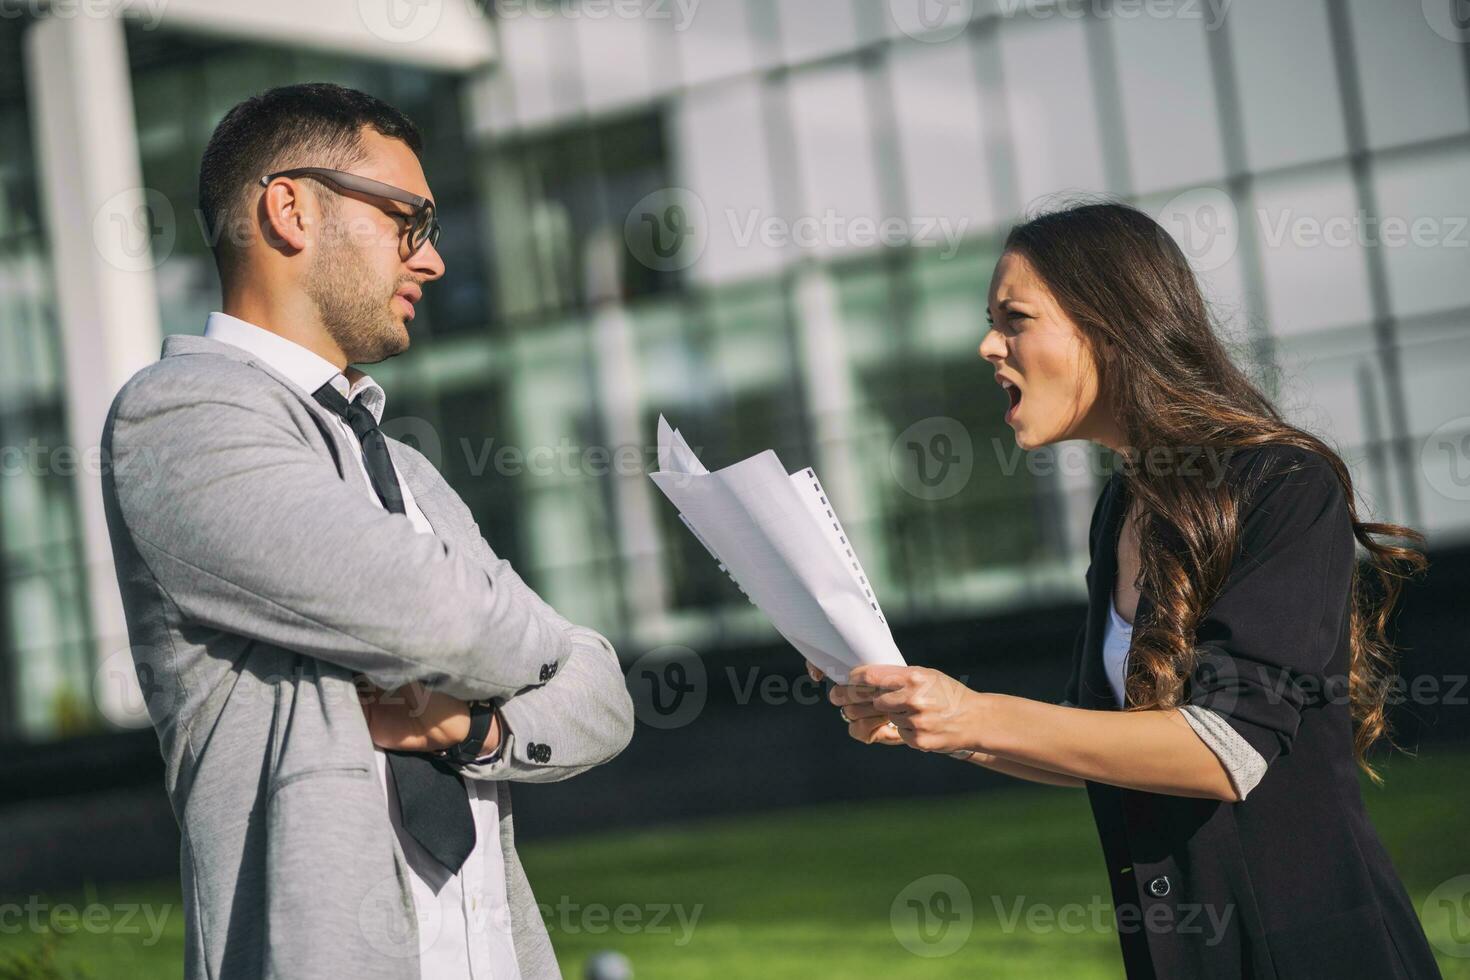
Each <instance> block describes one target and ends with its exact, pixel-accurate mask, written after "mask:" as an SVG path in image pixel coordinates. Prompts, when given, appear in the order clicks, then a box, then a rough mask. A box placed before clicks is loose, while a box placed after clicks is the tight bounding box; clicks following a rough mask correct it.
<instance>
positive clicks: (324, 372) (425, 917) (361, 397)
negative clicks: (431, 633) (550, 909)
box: [204, 313, 521, 980]
mask: <svg viewBox="0 0 1470 980" xmlns="http://www.w3.org/2000/svg"><path fill="white" fill-rule="evenodd" d="M204 336H206V337H209V338H212V339H214V340H218V341H222V342H223V343H226V344H230V345H232V346H234V347H239V348H241V349H242V350H246V351H249V352H250V353H252V354H254V355H255V356H256V357H258V358H260V359H261V360H262V361H265V362H266V363H267V364H269V365H270V366H271V367H272V368H273V369H274V370H275V371H277V372H278V373H280V374H281V375H283V376H284V377H285V378H286V379H287V380H289V381H290V382H291V383H292V384H294V385H296V386H297V387H298V388H300V389H301V390H302V391H304V392H305V393H306V395H307V397H310V396H311V394H312V393H313V392H314V391H316V390H317V389H318V388H320V387H321V386H322V385H324V384H327V383H328V382H330V383H331V385H332V387H333V388H335V389H337V391H338V392H339V393H341V395H342V396H343V397H344V398H346V399H347V400H348V401H349V402H352V401H354V400H356V401H360V402H361V404H362V405H363V406H365V407H366V408H367V409H368V410H369V411H370V412H372V413H373V418H374V419H375V420H377V421H379V422H381V421H382V418H383V407H384V405H385V404H386V402H387V395H386V393H385V392H384V391H383V389H382V387H381V386H380V385H378V384H377V382H375V381H373V379H372V378H369V377H368V376H367V375H363V376H362V377H360V378H358V379H357V381H356V382H355V383H352V384H349V383H348V381H347V378H346V376H345V375H343V374H342V372H340V371H338V370H337V366H336V365H334V364H332V363H331V362H330V361H328V360H326V359H324V358H322V357H320V356H318V355H317V354H315V353H313V352H312V351H309V350H307V349H306V348H305V347H302V346H301V345H300V344H297V343H295V342H294V341H290V340H287V339H286V338H285V337H282V336H281V335H279V334H276V333H272V332H271V331H269V330H265V329H263V328H261V327H257V326H255V325H254V324H252V323H246V322H245V321H244V320H241V319H238V318H237V317H233V316H229V315H228V314H225V313H211V314H210V315H209V320H208V322H207V323H206V325H205V328H204ZM331 414H332V420H333V422H335V423H336V424H337V426H338V427H339V428H340V429H341V431H342V432H343V434H344V435H345V436H346V440H347V444H348V445H349V446H351V447H352V452H353V454H354V456H355V457H356V459H357V464H358V469H359V470H360V471H361V473H362V479H363V484H362V485H363V489H364V491H365V492H366V493H367V495H368V497H369V498H370V499H371V500H372V501H373V503H375V504H377V505H378V506H380V507H381V506H382V502H381V501H379V500H378V495H377V493H376V491H374V490H373V486H372V481H371V479H370V478H369V476H368V471H367V465H366V463H364V461H363V457H362V445H361V443H359V442H358V440H357V436H356V434H355V433H353V431H352V427H351V426H349V425H348V424H347V421H346V420H345V419H343V418H341V417H339V416H338V415H337V414H336V413H331ZM398 487H399V490H400V491H401V492H402V494H403V507H404V511H405V515H406V516H407V517H408V519H409V520H410V521H411V522H413V527H414V530H416V531H418V532H419V533H420V534H432V533H434V529H433V528H432V527H431V526H430V525H429V521H428V519H427V518H426V517H424V514H423V511H421V510H419V506H418V504H417V503H416V502H415V501H414V497H413V491H412V490H410V489H409V488H408V486H407V484H405V483H404V482H403V479H402V477H399V480H398ZM374 751H375V752H376V754H377V761H378V778H379V780H380V781H381V783H382V786H383V792H384V794H385V795H386V798H387V801H388V817H389V820H390V822H391V823H392V825H393V831H394V833H395V834H396V835H397V836H398V841H399V843H400V844H401V845H402V846H403V854H404V857H406V858H407V859H408V866H409V871H410V873H411V878H412V884H413V898H414V907H415V910H416V912H417V916H418V924H419V972H420V975H421V976H423V977H424V978H425V980H520V975H521V972H520V967H519V966H518V965H517V963H516V954H515V945H514V943H513V942H512V940H511V922H510V906H509V903H508V902H507V900H506V896H505V855H504V854H503V853H502V852H501V849H500V806H499V803H498V802H497V800H496V794H495V787H494V786H493V785H491V784H489V783H485V782H482V781H480V780H475V779H465V781H464V782H465V787H466V791H467V792H468V793H469V798H470V810H471V812H472V813H473V815H474V820H475V848H474V850H473V851H471V852H470V855H469V857H468V858H466V859H465V862H464V864H463V865H462V866H461V867H460V869H459V873H457V874H454V873H451V872H450V871H449V869H448V868H446V867H444V865H442V864H440V863H439V862H438V861H436V860H434V858H432V857H430V856H429V854H428V852H426V851H425V850H424V849H423V848H422V847H421V846H420V845H419V843H418V841H416V840H414V839H413V838H412V837H410V836H409V835H408V834H407V833H406V832H405V831H404V829H403V824H402V817H401V815H400V813H399V808H398V794H397V792H396V791H395V790H394V787H393V774H392V771H391V770H390V769H389V768H388V757H387V755H386V754H384V753H383V752H382V751H380V750H376V749H375V750H374Z"/></svg>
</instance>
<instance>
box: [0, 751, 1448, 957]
mask: <svg viewBox="0 0 1470 980" xmlns="http://www.w3.org/2000/svg"><path fill="white" fill-rule="evenodd" d="M1467 764H1470V755H1467V754H1466V753H1464V752H1459V753H1452V752H1450V751H1448V750H1446V749H1440V750H1437V751H1433V750H1432V751H1431V752H1430V753H1429V754H1426V755H1425V756H1424V757H1423V758H1420V759H1417V760H1416V759H1409V758H1405V757H1396V758H1395V759H1393V760H1392V761H1391V763H1390V764H1389V766H1388V768H1387V777H1388V784H1387V788H1386V789H1383V790H1379V789H1373V788H1371V787H1370V788H1369V789H1368V796H1369V805H1370V807H1371V809H1372V811H1373V815H1374V819H1375V821H1376V823H1377V825H1378V827H1379V830H1380V831H1381V833H1382V834H1383V836H1384V838H1385V840H1386V841H1387V843H1388V846H1389V849H1390V850H1391V851H1392V853H1393V856H1394V860H1395V862H1396V864H1397V866H1398V868H1399V871H1400V873H1401V874H1403V876H1404V878H1405V880H1406V882H1407V884H1408V887H1409V891H1410V893H1411V895H1412V896H1413V898H1414V901H1415V904H1416V906H1417V907H1419V908H1421V909H1422V908H1423V907H1424V901H1425V899H1426V897H1427V896H1428V895H1429V893H1430V892H1431V891H1433V890H1434V889H1435V887H1436V886H1437V885H1439V884H1440V883H1442V882H1444V881H1446V880H1447V879H1450V878H1454V877H1456V876H1458V875H1467V874H1470V838H1467V836H1466V833H1465V830H1466V822H1465V814H1466V813H1467V812H1470V779H1466V776H1467V775H1470V765H1467ZM528 791H531V792H534V790H528ZM522 858H523V860H524V862H525V864H526V868H527V871H528V873H529V874H530V877H531V881H532V882H533V884H534V885H535V888H536V893H537V897H538V898H539V899H540V901H541V902H542V904H543V914H544V915H545V916H546V918H547V924H548V927H549V929H550V930H551V936H552V941H553V942H554V943H555V944H556V947H557V950H558V953H559V954H560V956H561V957H562V968H563V970H564V971H565V972H566V974H567V976H568V977H569V978H576V977H580V976H581V970H582V964H583V963H584V962H585V959H586V957H587V956H589V955H590V954H592V953H594V952H596V951H598V950H602V949H616V950H619V951H621V952H622V953H624V954H626V955H627V956H628V957H629V958H631V960H632V961H633V963H634V965H635V968H636V974H637V977H638V980H657V978H676V980H700V978H720V980H729V978H732V977H738V978H744V977H758V978H761V980H781V978H787V977H790V978H800V980H808V978H810V977H814V976H815V977H829V976H842V975H853V976H872V975H880V974H881V975H883V976H884V977H887V978H903V977H922V978H925V980H934V978H945V977H965V978H967V980H968V978H974V977H1002V978H1012V977H1016V978H1025V977H1038V978H1040V977H1045V978H1051V977H1056V976H1066V977H1069V978H1088V977H1117V976H1120V975H1121V967H1120V963H1119V959H1118V955H1117V941H1116V939H1115V937H1114V936H1113V934H1112V933H1111V932H1110V931H1109V930H1108V928H1107V927H1106V925H1103V926H1102V927H1101V928H1100V927H1099V926H1098V925H1097V923H1098V922H1099V921H1101V922H1102V923H1106V922H1107V907H1106V905H1105V900H1104V897H1103V896H1104V895H1105V894H1106V889H1107V883H1106V880H1105V879H1104V877H1103V874H1102V870H1101V868H1102V865H1101V860H1100V858H1099V856H1098V852H1097V844H1096V838H1095V835H1094V831H1093V828H1092V822H1091V818H1090V816H1089V815H1088V811H1087V804H1086V800H1085V799H1084V797H1083V795H1082V794H1081V793H1078V792H1073V791H1068V790H1047V789H1044V788H1030V787H1024V786H1019V785H1018V786H1016V787H1015V788H1008V789H1006V790H1003V791H997V792H992V793H987V794H980V795H969V796H964V797H957V798H950V799H943V800H921V801H898V802H883V803H870V804H862V805H831V806H822V807H812V808H807V809H802V810H793V811H784V812H778V813H768V814H761V815H758V816H750V817H741V818H734V819H728V820H714V821H704V822H700V823H697V824H686V825H681V826H677V827H668V828H661V829H658V830H650V831H648V832H644V833H618V834H607V835H601V836H596V837H580V838H574V839H566V840H561V841H557V842H554V843H540V844H530V845H527V846H525V847H524V848H522ZM936 875H946V876H951V877H948V878H931V877H929V876H936ZM68 900H70V901H72V902H74V903H75V904H77V905H79V906H80V905H84V904H87V903H101V904H103V905H107V906H110V907H116V906H118V905H119V904H120V903H123V902H133V903H146V904H148V905H149V906H151V907H153V908H154V909H155V921H157V915H158V910H165V911H167V912H168V916H167V919H166V920H165V921H164V922H163V930H162V934H161V937H160V939H159V940H158V941H157V942H152V943H150V942H148V937H149V935H150V932H151V927H150V925H149V924H148V922H147V920H146V919H145V918H144V917H143V916H141V915H139V916H137V917H136V919H135V922H134V925H135V926H136V927H137V928H138V931H137V932H136V933H132V934H129V935H118V934H115V933H114V934H108V933H99V932H96V931H93V932H88V931H86V930H77V931H76V932H74V933H73V934H70V935H66V936H61V937H58V938H57V939H56V942H57V951H58V952H57V958H58V960H59V961H61V962H63V963H67V964H73V963H82V964H84V965H87V966H90V968H91V974H92V975H93V976H96V977H98V978H99V980H113V978H117V980H125V978H134V977H136V978H148V980H154V978H159V977H165V978H166V977H173V976H178V975H179V973H180V967H179V962H180V957H181V949H182V940H183V921H182V918H181V914H180V910H179V907H178V905H177V902H178V893H177V888H176V886H174V885H173V884H172V883H168V884H159V885H157V886H153V887H139V886H128V887H118V888H102V889H101V890H100V891H99V892H98V893H96V894H93V895H88V896H69V897H68ZM967 908H968V912H967ZM915 909H924V910H926V911H927V912H928V913H930V917H928V918H927V928H924V927H921V926H919V925H918V924H916V919H915ZM6 921H11V922H13V921H14V916H12V917H11V919H10V920H5V919H3V918H0V923H4V922H6ZM967 924H968V930H967ZM1427 926H1428V928H1429V930H1430V935H1431V938H1432V939H1438V940H1440V941H1441V943H1442V945H1444V946H1445V947H1446V948H1449V949H1453V948H1455V947H1454V946H1453V945H1452V944H1451V943H1450V942H1449V937H1450V924H1449V921H1448V919H1447V918H1442V917H1441V918H1434V917H1432V918H1431V919H1429V920H1428V921H1427ZM116 931H119V930H115V932H116ZM12 932H13V930H12V929H0V961H3V959H4V955H5V954H6V953H12V954H13V953H15V952H17V951H20V950H23V949H33V948H34V947H35V946H36V944H37V942H38V939H37V937H36V936H35V935H34V934H30V933H24V934H21V935H14V934H11V933H12ZM1461 938H1462V939H1463V938H1465V937H1461ZM1461 948H1462V949H1463V950H1464V951H1466V952H1470V943H1466V944H1465V945H1464V946H1463V947H1461ZM950 949H952V950H953V951H952V952H948V951H949V950H950ZM946 952H948V955H943V956H935V955H932V954H934V953H946ZM1437 952H1439V955H1440V965H1441V969H1443V971H1444V973H1445V976H1446V977H1452V978H1465V980H1470V958H1456V957H1452V956H1449V955H1446V954H1445V953H1444V952H1443V951H1437ZM8 976H9V975H8V974H7V973H6V972H5V970H4V969H3V968H0V980H8Z"/></svg>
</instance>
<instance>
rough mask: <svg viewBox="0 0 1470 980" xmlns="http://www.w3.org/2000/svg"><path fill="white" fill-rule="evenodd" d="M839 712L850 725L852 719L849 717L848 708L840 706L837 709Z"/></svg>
mask: <svg viewBox="0 0 1470 980" xmlns="http://www.w3.org/2000/svg"><path fill="white" fill-rule="evenodd" d="M837 713H838V714H839V715H841V716H842V720H843V721H845V722H847V723H848V724H849V725H850V724H852V719H851V718H849V717H847V708H846V707H842V708H838V709H837Z"/></svg>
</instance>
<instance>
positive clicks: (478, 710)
mask: <svg viewBox="0 0 1470 980" xmlns="http://www.w3.org/2000/svg"><path fill="white" fill-rule="evenodd" d="M495 708H496V704H495V702H494V701H471V702H470V733H469V734H468V735H466V736H465V740H464V741H463V742H460V743H459V744H458V745H456V746H454V747H453V748H451V749H447V750H446V751H445V753H444V755H445V758H447V759H448V760H449V761H450V762H454V763H458V764H459V765H461V766H469V765H473V764H474V762H475V760H476V759H478V758H480V757H481V756H482V755H484V754H485V751H484V750H485V737H486V736H487V735H489V734H490V725H491V723H492V722H493V721H494V720H495Z"/></svg>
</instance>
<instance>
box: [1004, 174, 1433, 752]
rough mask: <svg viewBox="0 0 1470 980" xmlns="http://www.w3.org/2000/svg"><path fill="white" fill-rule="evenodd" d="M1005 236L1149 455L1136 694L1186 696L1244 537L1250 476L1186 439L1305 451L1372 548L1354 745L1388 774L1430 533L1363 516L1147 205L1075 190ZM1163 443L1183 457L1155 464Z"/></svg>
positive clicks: (1127, 437) (1354, 697) (1359, 581)
mask: <svg viewBox="0 0 1470 980" xmlns="http://www.w3.org/2000/svg"><path fill="white" fill-rule="evenodd" d="M1005 247H1006V250H1007V251H1015V252H1017V253H1019V254H1021V255H1023V256H1024V257H1025V258H1026V259H1027V260H1028V261H1029V262H1030V263H1031V266H1032V267H1033V269H1034V270H1035V271H1036V273H1037V274H1038V275H1039V276H1040V277H1041V279H1042V280H1043V281H1044V282H1045V283H1046V285H1047V287H1048V288H1049V289H1050V290H1051V292H1052V294H1053V296H1054V297H1055V298H1056V300H1057V302H1058V304H1059V305H1060V306H1061V308H1062V309H1063V310H1064V311H1065V312H1066V313H1067V314H1068V315H1069V316H1070V317H1071V318H1072V320H1073V321H1075V322H1076V324H1077V326H1078V327H1079V328H1080V329H1081V331H1082V334H1083V337H1084V340H1085V342H1086V344H1087V347H1088V348H1089V350H1090V351H1091V353H1092V356H1093V358H1094V362H1095V363H1096V365H1097V371H1098V383H1099V388H1098V396H1099V398H1100V399H1105V401H1104V402H1103V403H1104V404H1108V405H1110V406H1111V408H1112V410H1113V412H1114V413H1115V414H1116V417H1117V420H1118V424H1119V425H1120V427H1121V429H1122V431H1123V434H1124V443H1125V445H1126V446H1127V447H1128V449H1127V450H1126V451H1125V456H1131V457H1132V460H1134V461H1136V460H1138V459H1142V458H1147V459H1149V460H1150V461H1151V465H1146V466H1137V465H1126V464H1127V463H1128V462H1129V460H1128V459H1125V460H1124V462H1125V466H1124V468H1123V478H1124V479H1125V480H1126V481H1127V486H1128V490H1129V496H1130V497H1131V498H1132V499H1133V500H1135V501H1137V504H1138V507H1139V512H1138V515H1137V517H1136V522H1137V523H1136V526H1137V530H1138V536H1139V552H1140V555H1139V557H1140V563H1141V569H1140V572H1139V578H1138V582H1137V585H1138V587H1139V589H1140V590H1141V591H1143V592H1144V593H1146V594H1147V595H1148V597H1149V599H1150V601H1151V603H1152V608H1153V614H1152V616H1150V617H1149V621H1148V622H1147V623H1140V624H1139V627H1138V629H1137V630H1136V631H1135V635H1134V638H1133V647H1132V652H1131V654H1130V655H1129V661H1130V666H1129V675H1128V679H1127V694H1128V702H1129V707H1130V708H1139V709H1147V708H1161V707H1163V708H1168V707H1175V706H1177V705H1180V704H1182V703H1184V702H1185V700H1186V698H1187V696H1188V679H1189V677H1190V675H1191V673H1192V672H1193V670H1194V669H1195V667H1196V665H1197V660H1198V653H1197V651H1196V647H1195V632H1196V628H1197V627H1198V625H1199V623H1200V621H1201V620H1202V618H1203V617H1204V616H1205V614H1206V613H1207V612H1208V610H1209V607H1210V605H1211V604H1212V603H1213V601H1214V599H1215V597H1216V596H1217V595H1218V593H1219V591H1220V589H1221V587H1222V586H1223V585H1224V583H1225V580H1226V576H1227V574H1228V573H1229V571H1230V566H1231V563H1232V561H1233V560H1234V558H1235V555H1236V553H1237V551H1238V548H1239V544H1240V531H1241V528H1240V525H1241V518H1242V516H1243V515H1244V513H1245V510H1246V503H1247V499H1246V498H1247V497H1248V495H1249V493H1250V490H1251V487H1250V486H1240V485H1232V481H1230V480H1213V481H1212V480H1209V479H1206V478H1204V477H1201V478H1199V479H1195V478H1190V477H1187V476H1184V475H1182V474H1184V473H1188V472H1193V471H1197V470H1198V469H1199V468H1198V467H1197V466H1189V467H1186V466H1184V465H1183V463H1184V459H1183V457H1182V456H1180V455H1179V454H1183V453H1186V452H1187V453H1191V454H1195V453H1198V452H1199V451H1200V450H1214V451H1215V452H1217V453H1220V454H1225V453H1228V452H1231V451H1240V450H1244V449H1248V448H1251V447H1255V446H1263V445H1286V446H1295V447H1298V448H1300V449H1304V450H1309V451H1311V452H1313V453H1316V454H1318V455H1319V456H1321V457H1322V458H1323V459H1325V460H1326V461H1327V462H1328V463H1330V464H1331V466H1332V469H1333V470H1334V471H1335V472H1336V474H1337V478H1338V479H1339V480H1340V481H1341V482H1342V488H1343V493H1344V496H1345V497H1346V500H1347V506H1348V511H1349V516H1350V517H1351V519H1352V528H1353V535H1354V537H1355V538H1356V539H1357V541H1358V543H1359V544H1360V545H1362V547H1363V548H1364V549H1365V551H1366V561H1356V562H1354V570H1353V579H1352V597H1351V600H1352V601H1351V623H1350V632H1351V655H1350V661H1349V677H1348V697H1349V701H1350V705H1351V711H1352V717H1353V721H1354V723H1355V738H1354V754H1355V755H1356V757H1357V760H1358V764H1359V765H1360V766H1361V767H1362V768H1363V770H1364V771H1365V772H1367V773H1368V775H1369V776H1370V777H1372V778H1373V779H1374V780H1375V781H1377V780H1378V778H1379V777H1378V774H1377V772H1375V771H1374V769H1373V767H1372V765H1371V764H1370V763H1369V762H1368V759H1367V754H1368V749H1369V748H1370V747H1371V746H1372V745H1373V743H1374V742H1376V741H1378V739H1380V738H1382V737H1384V736H1385V735H1387V734H1388V719H1387V711H1386V705H1387V700H1388V696H1389V693H1390V686H1391V684H1392V682H1393V680H1394V678H1395V676H1396V671H1395V665H1394V649H1393V645H1392V643H1391V642H1390V640H1389V636H1388V630H1389V619H1390V616H1391V614H1392V612H1393V609H1394V606H1395V605H1396V604H1397V601H1398V598H1399V592H1400V590H1401V588H1402V584H1403V581H1404V579H1406V578H1409V577H1411V576H1413V575H1417V574H1419V573H1420V572H1422V571H1423V570H1424V569H1425V568H1426V567H1427V562H1426V560H1425V557H1424V554H1423V550H1422V548H1423V544H1424V539H1423V537H1422V536H1421V535H1420V534H1419V533H1418V532H1416V531H1414V530H1413V529H1411V528H1407V527H1403V526H1401V525H1398V524H1379V523H1370V522H1364V521H1360V520H1358V510H1357V503H1356V500H1355V497H1354V494H1353V483H1352V477H1351V475H1350V474H1349V473H1348V468H1347V466H1346V465H1344V463H1343V461H1342V459H1341V458H1340V457H1339V456H1338V454H1337V453H1335V452H1334V451H1333V450H1332V449H1330V448H1329V447H1328V446H1327V445H1326V444H1325V443H1323V442H1322V440H1320V439H1318V438H1317V437H1315V436H1313V435H1311V434H1309V433H1307V432H1305V431H1303V430H1301V429H1299V428H1297V427H1296V426H1293V425H1291V424H1289V423H1288V422H1286V421H1285V420H1284V419H1283V418H1282V416H1281V414H1280V413H1279V412H1278V411H1277V410H1276V408H1275V406H1273V405H1272V403H1271V401H1270V400H1269V399H1268V398H1267V397H1266V396H1265V395H1264V394H1263V393H1262V392H1261V391H1260V390H1259V388H1257V386H1256V385H1255V384H1254V383H1252V381H1251V380H1250V379H1249V378H1248V377H1247V376H1246V375H1245V373H1244V372H1243V371H1241V370H1240V369H1239V368H1238V367H1237V366H1236V365H1235V364H1234V363H1233V362H1232V361H1231V359H1230V357H1229V354H1228V352H1227V350H1226V348H1225V345H1224V344H1223V343H1222V342H1221V340H1220V338H1219V337H1218V336H1217V334H1216V331H1215V329H1214V325H1213V323H1212V320H1211V316H1210V312H1209V307H1208V305H1207V303H1206V302H1205V299H1204V296H1203V295H1202V293H1201V291H1200V288H1199V283H1198V282H1197V280H1196V279H1195V275H1194V272H1193V271H1192V270H1191V269H1190V267H1189V263H1188V261H1187V259H1186V258H1185V256H1184V253H1183V252H1182V251H1180V249H1179V247H1178V245H1177V244H1176V243H1175V242H1174V239H1173V238H1172V237H1170V235H1169V234H1168V232H1167V231H1165V230H1164V229H1163V228H1162V227H1160V226H1159V225H1158V224H1157V223H1156V222H1155V221H1154V220H1153V219H1152V218H1150V217H1149V216H1148V215H1146V214H1144V213H1143V212H1141V211H1139V210H1137V209H1135V208H1132V207H1129V206H1127V205H1124V204H1117V203H1111V202H1104V203H1084V204H1075V205H1072V206H1069V207H1064V208H1062V209H1060V210H1055V211H1051V212H1049V213H1045V214H1041V215H1039V216H1037V217H1034V218H1032V219H1030V220H1028V221H1026V222H1025V223H1023V224H1020V225H1017V226H1016V227H1014V228H1012V229H1011V232H1010V234H1009V236H1008V237H1007V239H1006V246H1005ZM1133 454H1136V455H1133ZM1143 454H1153V455H1149V456H1147V457H1144V455H1143ZM1165 454H1168V456H1169V459H1170V460H1171V461H1177V462H1178V463H1179V464H1180V465H1152V463H1153V461H1162V460H1164V459H1165ZM1176 457H1177V459H1176ZM1212 483H1213V484H1214V485H1211V484H1212ZM1378 538H1397V539H1399V540H1400V541H1402V542H1404V543H1402V544H1393V543H1385V542H1382V541H1379V540H1377V539H1378ZM1390 741H1391V740H1390Z"/></svg>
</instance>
